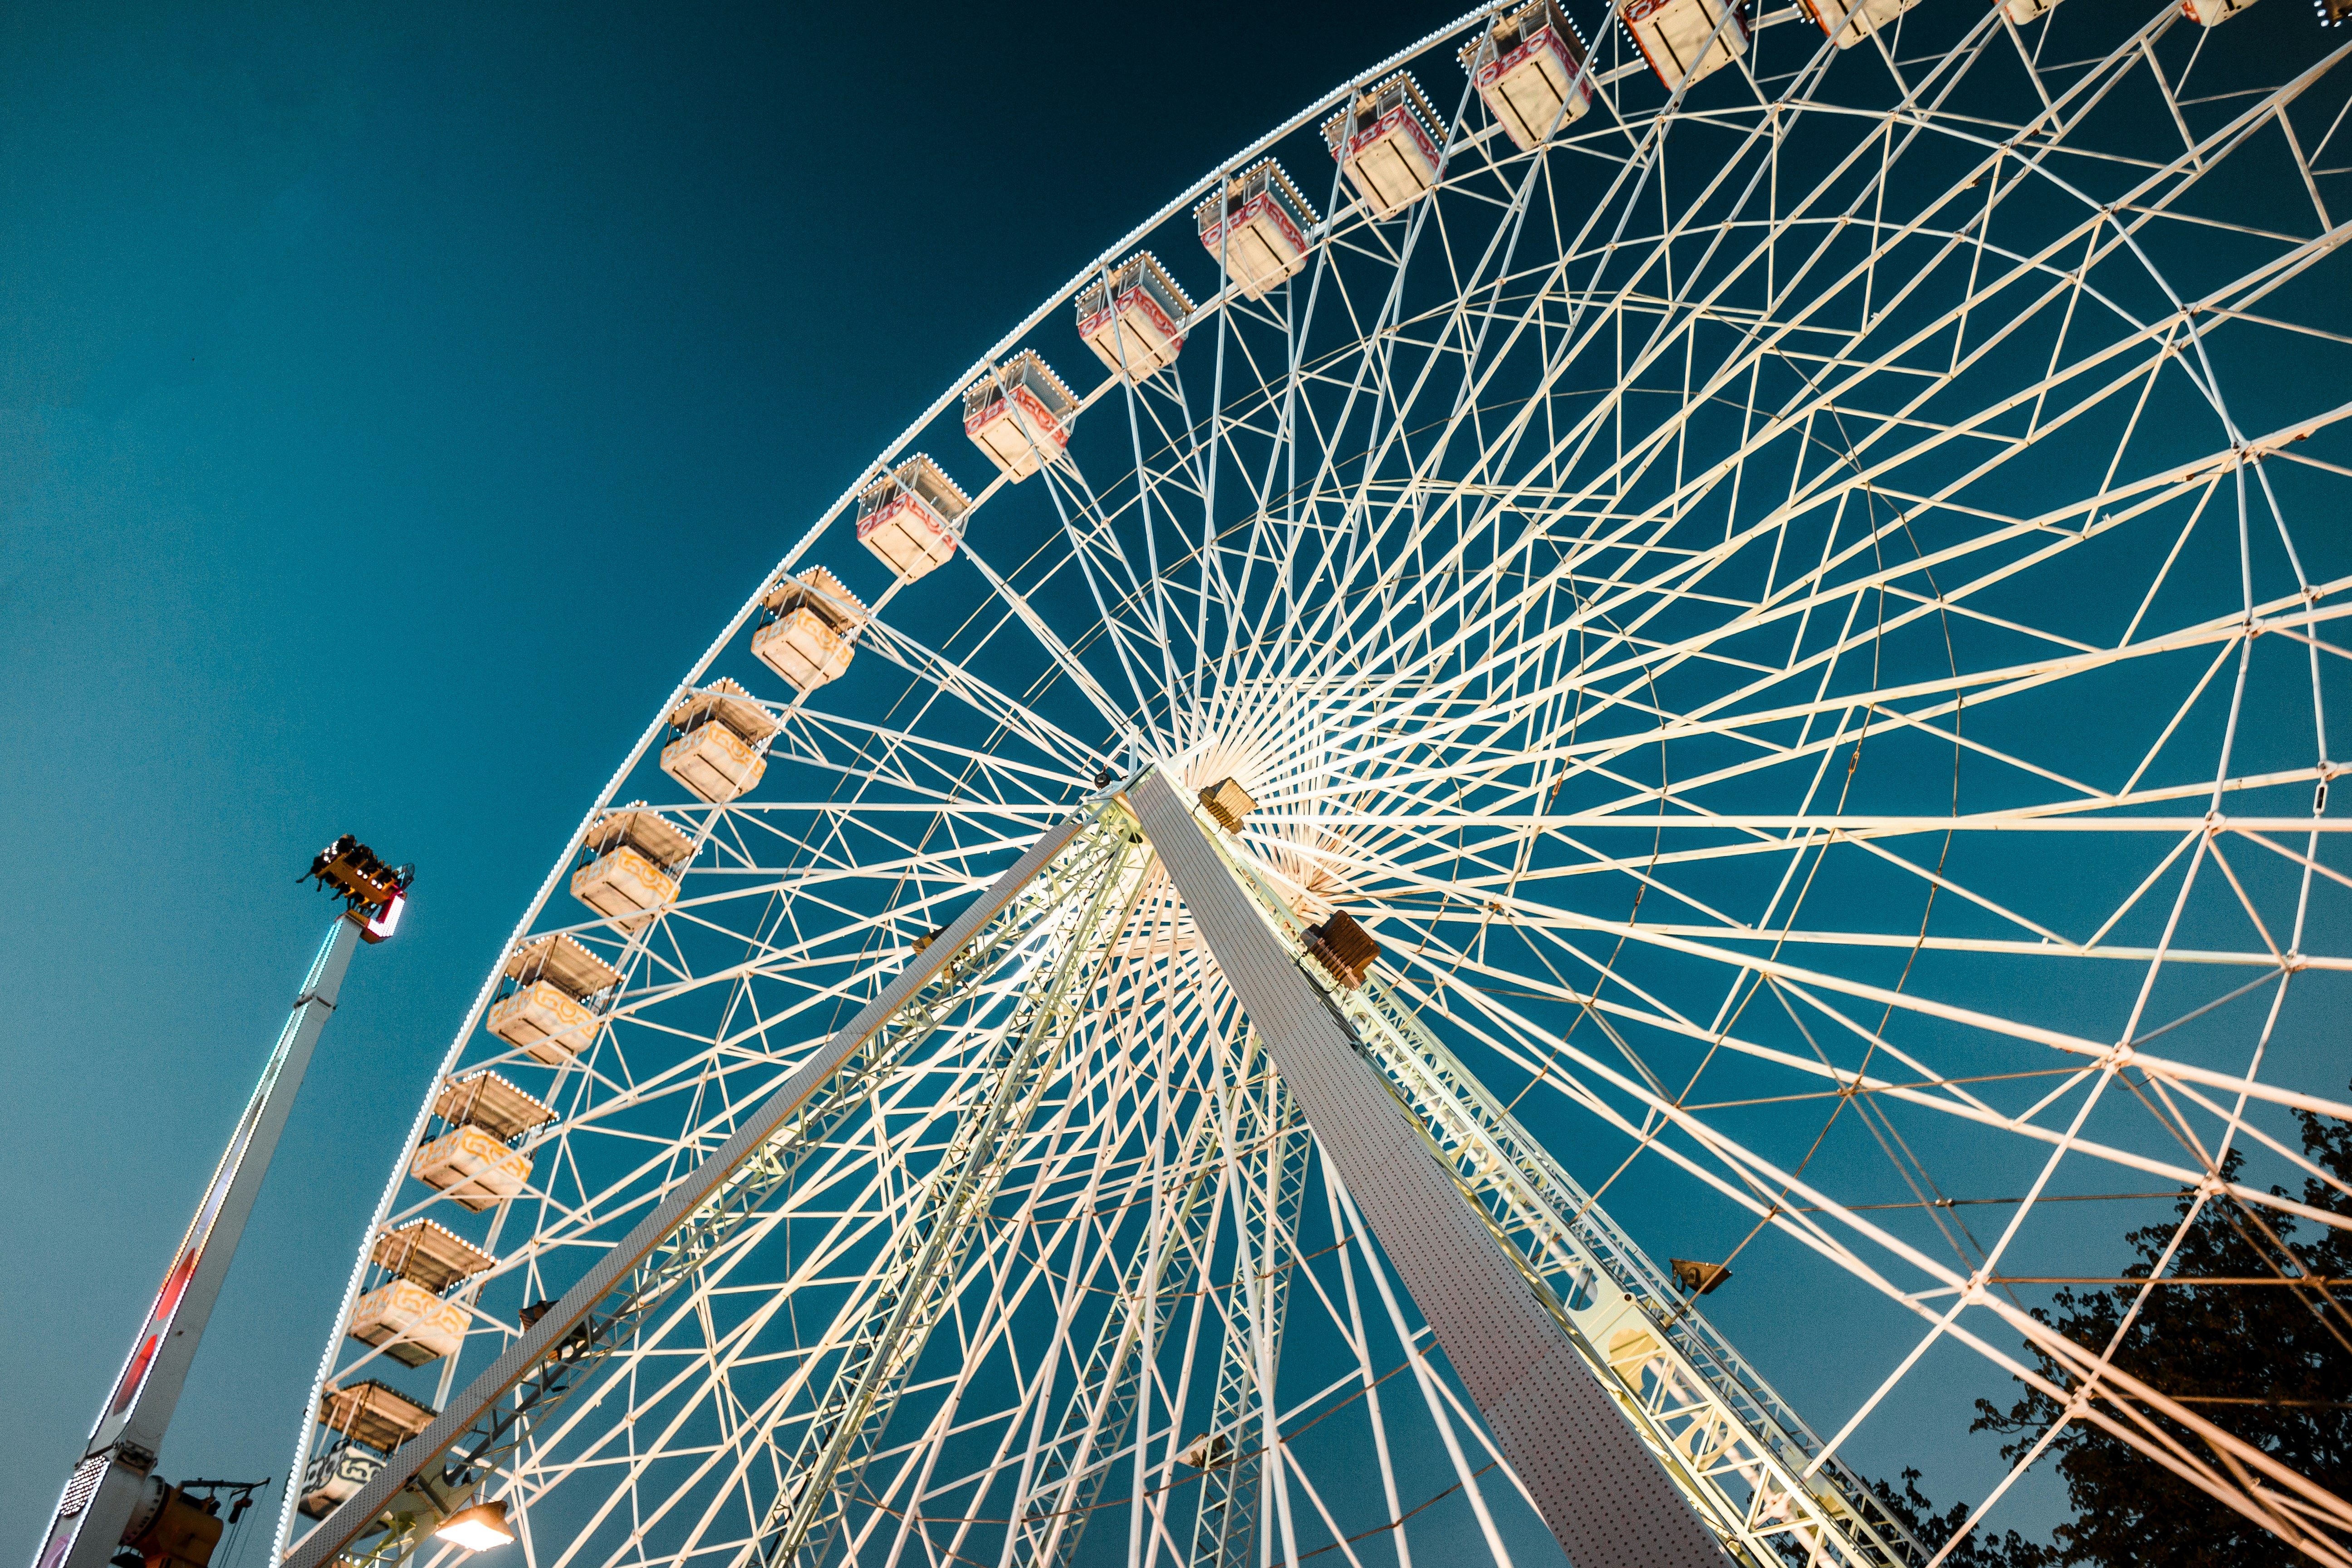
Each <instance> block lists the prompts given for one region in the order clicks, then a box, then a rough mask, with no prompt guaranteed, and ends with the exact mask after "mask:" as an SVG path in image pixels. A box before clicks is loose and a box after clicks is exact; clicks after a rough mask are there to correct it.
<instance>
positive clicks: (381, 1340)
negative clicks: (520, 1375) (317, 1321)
mask: <svg viewBox="0 0 2352 1568" xmlns="http://www.w3.org/2000/svg"><path fill="white" fill-rule="evenodd" d="M345 1332H346V1333H348V1334H350V1335H351V1337H352V1338H353V1339H355V1340H357V1341H359V1342H361V1343H362V1344H367V1345H378V1346H381V1347H382V1348H383V1353H384V1354H386V1355H388V1356H390V1357H391V1358H392V1359H393V1360H394V1361H396V1362H398V1363H400V1364H401V1365H403V1366H423V1365H424V1364H425V1363H426V1362H429V1361H439V1360H440V1359H441V1358H442V1357H443V1356H445V1355H455V1354H457V1347H458V1346H459V1345H460V1344H462V1343H464V1342H465V1339H466V1310H465V1309H464V1308H463V1307H460V1306H459V1305H457V1302H455V1301H445V1300H442V1299H441V1298H440V1297H438V1296H436V1295H435V1294H434V1293H433V1292H432V1291H430V1290H427V1289H425V1287H424V1286H422V1285H418V1284H415V1283H414V1282H413V1281H411V1280H407V1279H394V1280H392V1281H390V1282H388V1283H386V1284H384V1285H383V1286H381V1287H379V1288H378V1289H373V1290H371V1291H369V1292H368V1293H367V1294H366V1295H364V1296H362V1297H361V1298H360V1300H359V1304H358V1305H357V1306H355V1307H353V1308H352V1322H351V1327H350V1328H349V1329H347V1330H345Z"/></svg>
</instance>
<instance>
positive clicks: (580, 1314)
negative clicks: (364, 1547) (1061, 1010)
mask: <svg viewBox="0 0 2352 1568" xmlns="http://www.w3.org/2000/svg"><path fill="white" fill-rule="evenodd" d="M1090 822H1091V818H1090V817H1089V816H1087V815H1086V814H1083V813H1082V814H1080V815H1078V816H1073V817H1071V818H1070V819H1069V820H1068V821H1066V822H1064V823H1062V824H1060V825H1059V826H1055V827H1054V828H1052V829H1049V830H1048V831H1047V832H1046V833H1045V836H1044V837H1041V838H1040V839H1039V840H1038V841H1037V843H1036V844H1035V845H1034V847H1031V849H1030V850H1029V852H1028V853H1027V854H1025V855H1024V856H1023V857H1022V858H1021V859H1020V860H1019V862H1018V863H1016V864H1015V865H1014V866H1013V868H1012V869H1011V870H1009V871H1007V872H1005V873H1004V875H1003V877H1001V878H999V879H997V881H996V883H995V884H994V885H993V886H992V887H991V888H990V889H989V890H988V891H987V893H986V894H984V895H983V896H982V897H981V898H980V899H978V900H974V902H973V903H972V906H971V908H970V909H968V910H965V911H964V912H963V913H962V914H961V916H959V917H958V918H957V919H956V920H955V921H953V922H952V923H950V925H949V927H948V929H947V931H946V932H945V933H944V934H943V935H942V936H941V937H940V940H939V941H937V942H933V943H931V945H930V946H929V949H927V950H926V951H925V952H923V953H921V954H920V955H919V956H918V957H917V958H916V960H915V961H914V962H913V963H909V964H908V966H907V967H906V968H905V969H903V970H901V971H899V973H898V975H897V977H896V978H894V979H893V980H891V982H890V983H889V984H887V985H885V986H884V987H883V988H882V992H881V994H879V995H877V996H876V997H875V998H874V1000H873V1001H871V1002H869V1003H867V1004H866V1006H865V1007H864V1008H863V1009H862V1010H861V1011H860V1012H859V1013H858V1014H857V1016H856V1017H854V1018H852V1019H851V1020H850V1022H849V1024H848V1026H847V1027H845V1028H844V1029H842V1030H841V1031H840V1033H838V1034H836V1035H835V1036H834V1037H833V1038H832V1039H831V1040H829V1041H827V1042H826V1043H825V1045H824V1048H823V1049H822V1050H819V1051H817V1052H816V1053H815V1054H814V1056H812V1057H811V1058H809V1059H808V1060H807V1061H806V1062H804V1063H803V1064H802V1066H801V1067H800V1068H799V1070H797V1071H796V1072H794V1073H793V1075H792V1076H791V1077H790V1078H788V1079H785V1080H784V1082H783V1083H782V1085H780V1086H779V1087H778V1088H777V1089H776V1090H775V1092H773V1093H772V1094H771V1095H769V1097H768V1098H767V1099H766V1100H764V1101H762V1102H761V1105H760V1106H759V1107H758V1109H757V1110H754V1111H753V1112H752V1113H751V1116H750V1117H749V1118H748V1119H747V1120H746V1121H745V1122H744V1124H743V1126H742V1127H741V1128H740V1130H738V1131H736V1133H735V1134H734V1136H732V1137H731V1138H730V1139H728V1141H727V1142H726V1143H725V1144H724V1145H723V1146H722V1147H721V1148H720V1149H719V1152H718V1153H716V1154H714V1155H712V1156H711V1157H710V1158H709V1160H707V1161H705V1162H704V1163H702V1164H701V1165H700V1166H699V1167H698V1168H697V1169H696V1170H695V1172H694V1173H692V1174H691V1175H689V1176H688V1177H687V1178H686V1179H685V1180H684V1181H682V1182H680V1183H679V1184H677V1186H675V1187H673V1188H671V1189H670V1192H669V1194H668V1195H667V1197H666V1198H664V1199H663V1201H662V1204H661V1206H660V1207H659V1208H657V1209H656V1210H655V1211H654V1212H653V1213H652V1214H651V1215H647V1216H646V1218H645V1219H644V1220H643V1221H642V1222H640V1223H639V1224H638V1226H636V1228H635V1229H634V1230H632V1231H631V1232H630V1233H629V1234H628V1236H627V1237H625V1239H624V1240H623V1241H622V1242H621V1244H620V1245H619V1246H617V1247H614V1248H613V1249H612V1250H611V1251H610V1252H607V1253H606V1254H605V1255H604V1257H603V1258H600V1259H598V1260H597V1262H596V1265H595V1267H594V1268H591V1269H590V1270H589V1271H588V1272H587V1274H586V1275H584V1276H583V1278H582V1279H581V1280H580V1281H579V1283H577V1284H575V1285H574V1286H572V1289H569V1290H567V1291H565V1292H564V1293H563V1297H562V1300H559V1301H558V1302H557V1303H556V1304H555V1305H554V1306H553V1307H551V1308H550V1309H549V1310H548V1311H547V1313H546V1314H545V1315H544V1316H543V1317H541V1319H540V1320H539V1321H537V1322H536V1323H534V1324H533V1325H532V1326H531V1327H530V1329H529V1330H528V1331H525V1332H524V1333H523V1334H522V1335H521V1336H520V1337H519V1338H518V1339H516V1340H515V1342H513V1343H512V1344H510V1345H509V1346H508V1347H507V1350H506V1353H505V1354H503V1355H501V1356H499V1359H498V1360H497V1361H496V1362H494V1363H491V1364H490V1365H489V1366H488V1368H486V1369H485V1370H484V1371H483V1373H482V1374H481V1375H480V1376H479V1377H477V1378H476V1379H475V1380H474V1382H473V1383H472V1384H471V1385H470V1386H468V1387H467V1390H466V1392H465V1393H464V1394H462V1395H461V1396H459V1398H458V1399H457V1402H456V1403H455V1404H453V1405H451V1406H450V1407H449V1408H448V1409H447V1410H445V1411H443V1412H442V1413H441V1415H439V1416H438V1417H437V1418H436V1420H435V1421H434V1423H433V1425H432V1426H429V1427H427V1428H426V1429H425V1432H424V1433H423V1434H422V1435H421V1436H417V1437H415V1438H414V1439H412V1440H411V1441H409V1442H407V1443H404V1444H403V1445H402V1446H401V1447H400V1449H399V1451H398V1452H397V1453H395V1454H394V1455H393V1456H392V1458H391V1459H390V1460H389V1461H387V1462H386V1463H385V1465H384V1467H383V1469H381V1470H379V1471H378V1472H377V1473H376V1476H375V1479H373V1480H371V1481H370V1482H368V1484H367V1485H366V1486H364V1487H362V1489H360V1490H359V1491H358V1492H357V1493H356V1494H354V1495H353V1496H352V1497H350V1498H348V1499H346V1500H344V1501H343V1502H342V1504H341V1506H339V1507H338V1508H337V1509H336V1510H334V1512H332V1513H331V1514H329V1515H328V1516H327V1517H326V1518H325V1519H324V1520H322V1521H320V1523H319V1525H318V1527H317V1528H316V1529H314V1530H312V1531H310V1533H309V1534H308V1535H306V1536H304V1537H303V1538H302V1539H301V1540H300V1541H299V1542H296V1543H295V1545H294V1547H293V1549H292V1550H291V1551H289V1552H288V1553H287V1554H286V1558H285V1563H286V1564H287V1568H323V1565H324V1564H326V1563H330V1562H331V1561H333V1560H334V1559H335V1558H336V1557H337V1556H338V1555H340V1554H341V1552H343V1551H344V1550H345V1549H346V1548H347V1547H349V1546H350V1545H351V1544H352V1542H354V1541H356V1540H358V1539H359V1537H360V1536H361V1535H362V1533H363V1532H364V1531H367V1530H368V1529H369V1528H370V1527H372V1526H373V1525H374V1524H375V1522H376V1521H377V1520H378V1519H379V1517H380V1516H382V1515H383V1513H384V1512H385V1510H387V1508H388V1507H390V1505H391V1504H392V1503H393V1501H394V1499H395V1498H396V1497H398V1496H399V1495H400V1494H401V1493H402V1492H403V1491H404V1490H407V1489H410V1488H411V1486H412V1483H419V1482H421V1483H422V1484H423V1485H424V1486H425V1488H428V1489H429V1488H430V1487H431V1486H432V1484H433V1480H432V1478H429V1477H427V1476H425V1471H426V1470H427V1468H436V1467H438V1466H439V1464H440V1462H441V1460H442V1458H443V1456H445V1455H446V1454H448V1453H449V1451H450V1449H451V1448H452V1447H455V1446H456V1445H457V1443H458V1442H459V1441H460V1440H461V1439H463V1438H464V1437H465V1436H467V1434H469V1433H471V1432H473V1431H475V1430H476V1428H477V1427H478V1426H479V1425H481V1424H482V1423H483V1422H484V1421H486V1420H488V1419H491V1418H493V1417H494V1416H495V1415H496V1412H497V1408H498V1406H499V1403H500V1402H501V1401H502V1400H504V1399H505V1398H506V1396H507V1395H508V1394H509V1392H510V1391H511V1390H512V1389H513V1388H514V1387H515V1386H516V1385H517V1384H520V1383H521V1382H522V1381H523V1380H524V1379H525V1378H526V1377H528V1376H530V1375H532V1374H533V1373H537V1372H540V1371H541V1369H543V1368H545V1367H546V1365H547V1364H548V1363H549V1362H550V1359H551V1357H554V1356H555V1355H556V1353H557V1352H558V1351H559V1350H560V1349H561V1348H562V1346H563V1344H564V1342H565V1341H566V1339H567V1338H568V1337H569V1336H570V1335H571V1334H572V1332H573V1331H575V1330H577V1329H579V1328H580V1327H581V1326H582V1325H583V1324H584V1323H586V1322H587V1321H588V1320H589V1317H590V1314H591V1313H592V1312H593V1311H594V1310H596V1309H597V1308H598V1307H599V1306H600V1305H603V1304H604V1303H605V1302H606V1300H607V1299H608V1298H610V1297H612V1296H613V1295H614V1292H615V1291H616V1290H618V1289H624V1288H625V1284H626V1282H627V1280H628V1279H629V1278H630V1276H631V1274H632V1271H633V1270H635V1268H636V1267H637V1266H638V1265H639V1264H640V1263H642V1262H644V1261H645V1260H646V1258H647V1257H648V1256H649V1255H651V1254H652V1253H653V1252H654V1251H655V1249H656V1248H657V1247H662V1246H663V1245H664V1244H665V1243H667V1242H669V1241H670V1240H671V1239H672V1238H673V1237H677V1235H678V1234H679V1233H680V1232H681V1231H682V1230H684V1229H685V1228H686V1227H687V1226H688V1224H689V1223H690V1222H691V1221H692V1220H693V1219H694V1218H695V1217H696V1215H698V1213H700V1211H702V1210H703V1209H704V1207H705V1206H706V1205H709V1204H711V1203H714V1202H719V1201H723V1200H724V1198H725V1197H726V1195H727V1194H726V1188H727V1187H728V1184H729V1183H730V1179H732V1178H734V1177H735V1176H736V1175H737V1173H739V1172H740V1171H742V1170H743V1169H744V1168H745V1167H746V1166H749V1165H751V1163H753V1162H754V1161H755V1160H756V1159H757V1158H758V1157H759V1156H760V1154H761V1152H762V1151H763V1150H764V1149H765V1148H766V1147H767V1145H768V1143H769V1142H770V1141H771V1140H772V1139H773V1138H775V1137H776V1136H777V1135H778V1134H779V1133H781V1132H782V1131H785V1130H786V1127H787V1124H788V1123H790V1122H791V1121H793V1119H794V1118H795V1117H796V1116H799V1115H800V1114H801V1113H802V1112H803V1110H807V1109H808V1108H809V1107H810V1104H811V1102H812V1100H814V1099H815V1098H816V1097H817V1096H818V1094H819V1092H820V1091H821V1090H822V1089H824V1087H825V1086H826V1085H827V1084H828V1083H829V1082H830V1081H831V1080H832V1079H834V1078H835V1076H836V1075H837V1074H838V1073H839V1072H840V1071H841V1070H842V1068H843V1067H844V1065H845V1063H847V1062H849V1060H850V1059H851V1058H852V1057H853V1056H855V1055H856V1052H857V1051H858V1050H859V1048H860V1047H863V1046H865V1045H866V1043H867V1042H868V1041H869V1040H871V1039H872V1038H873V1037H875V1036H876V1035H877V1034H878V1033H879V1032H880V1031H881V1030H882V1029H883V1028H884V1026H886V1025H887V1024H888V1023H889V1021H890V1020H891V1018H892V1017H893V1016H896V1015H897V1014H898V1012H899V1011H900V1010H901V1009H902V1008H904V1007H906V1006H907V1005H908V1003H910V1002H912V1001H914V1000H916V999H917V998H918V997H919V994H920V993H921V992H922V990H923V988H924V987H925V986H926V985H927V984H929V983H930V981H931V980H932V979H933V978H934V977H935V976H936V975H937V974H938V973H940V971H941V970H943V969H945V968H947V967H948V965H949V964H950V962H951V961H953V960H954V959H956V958H957V957H958V956H959V955H961V953H962V952H963V951H964V949H965V948H966V947H967V946H968V945H970V944H971V942H972V941H973V939H974V938H975V937H976V936H978V935H979V934H980V932H981V931H982V928H983V927H984V926H986V925H987V924H988V923H989V921H991V920H992V919H994V918H995V917H996V916H997V915H998V914H1000V913H1001V912H1003V910H1005V908H1006V907H1007V906H1008V905H1010V904H1012V902H1013V900H1015V899H1016V898H1018V897H1019V896H1020V894H1021V893H1022V892H1023V890H1024V889H1026V888H1027V887H1028V886H1029V885H1030V884H1031V883H1032V882H1033V881H1034V880H1035V879H1037V877H1038V875H1039V874H1040V873H1041V872H1042V871H1044V870H1045V868H1046V866H1047V864H1048V863H1049V862H1050V861H1052V860H1053V859H1054V858H1055V856H1056V855H1058V854H1060V853H1061V852H1062V851H1063V850H1064V849H1066V847H1069V845H1070V843H1071V841H1072V840H1073V839H1074V838H1076V837H1077V835H1078V834H1079V832H1080V831H1081V830H1082V829H1083V828H1085V827H1087V826H1089V824H1090ZM478 1457H479V1456H478V1452H476V1451H469V1452H468V1454H467V1455H466V1456H462V1457H461V1458H463V1459H466V1460H471V1459H473V1458H478ZM446 1500H447V1501H449V1502H451V1503H452V1504H453V1505H454V1504H455V1503H456V1502H457V1498H456V1497H454V1496H453V1497H450V1498H448V1499H446Z"/></svg>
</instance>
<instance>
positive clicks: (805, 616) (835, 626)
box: [751, 566, 873, 693]
mask: <svg viewBox="0 0 2352 1568" xmlns="http://www.w3.org/2000/svg"><path fill="white" fill-rule="evenodd" d="M872 614H873V612H872V611H870V610H868V609H867V608H866V605H864V604H863V603H862V602H861V601H860V600H859V599H858V597H857V595H855V594H853V593H851V592H850V591H849V589H848V587H847V586H846V585H845V584H843V582H842V580H841V579H840V578H838V577H836V576H835V575H834V574H832V573H830V572H828V571H826V570H825V569H824V567H822V566H812V567H810V568H809V569H808V570H807V571H805V572H803V573H802V574H800V575H799V576H797V577H787V578H785V579H784V580H783V581H782V582H781V583H779V584H776V585H775V586H774V587H773V588H771V589H770V590H768V596H767V598H766V599H765V600H763V601H762V602H761V619H760V626H759V629H758V630H757V631H754V632H753V633H752V634H751V652H752V653H753V654H754V655H756V656H758V658H759V660H760V662H761V663H762V664H764V665H766V666H767V667H768V668H770V669H772V670H774V671H775V672H776V673H777V674H778V675H781V676H782V677H783V678H784V679H786V680H789V681H791V682H792V683H793V686H795V687H797V688H798V689H800V690H801V691H802V692H803V693H806V692H811V691H814V690H815V689H817V688H818V687H820V686H823V685H824V683H825V682H826V681H828V680H834V679H839V678H840V676H841V674H842V672H843V671H845V670H846V669H847V668H849V658H850V655H851V653H852V651H853V650H852V648H851V647H850V646H849V645H850V644H851V643H852V642H853V641H855V640H856V637H857V634H858V633H859V632H861V631H863V630H864V629H865V628H866V620H867V619H868V618H869V617H870V616H872Z"/></svg>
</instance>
